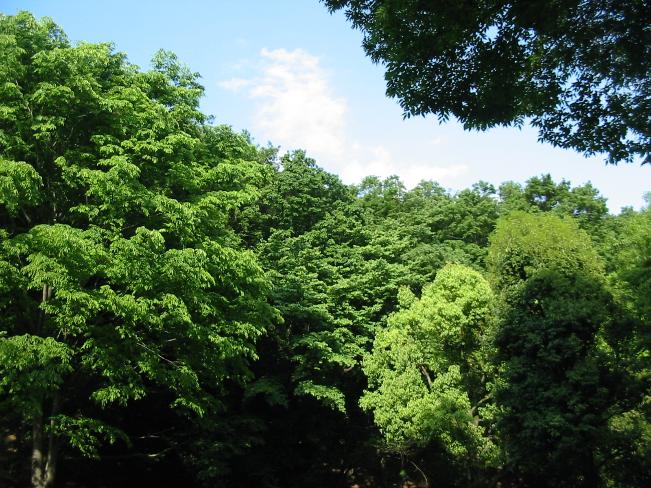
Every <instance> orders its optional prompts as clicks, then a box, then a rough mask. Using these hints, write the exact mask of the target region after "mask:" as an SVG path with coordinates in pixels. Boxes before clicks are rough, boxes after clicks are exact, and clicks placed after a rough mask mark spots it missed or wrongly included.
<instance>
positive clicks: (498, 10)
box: [323, 0, 651, 164]
mask: <svg viewBox="0 0 651 488" xmlns="http://www.w3.org/2000/svg"><path fill="white" fill-rule="evenodd" d="M323 1H324V3H325V4H326V5H327V7H328V8H329V9H330V11H335V10H342V9H344V10H345V12H346V16H347V17H348V19H349V20H350V21H351V22H352V24H353V26H354V27H355V28H358V29H360V30H361V31H362V32H363V33H364V41H363V46H364V49H365V51H366V53H367V54H368V55H369V56H370V57H371V59H373V61H375V62H379V63H383V64H384V65H385V66H386V74H385V78H386V81H387V94H388V95H389V96H391V97H396V98H398V99H399V101H400V104H401V106H402V108H403V109H404V113H405V116H407V117H409V116H414V115H426V114H430V113H432V114H436V115H437V116H438V118H439V120H440V121H446V120H447V119H448V118H449V117H450V116H454V117H456V118H457V119H458V120H459V121H460V122H461V123H463V125H464V127H465V128H466V129H480V130H485V129H487V128H489V127H493V126H498V125H504V126H508V125H513V124H514V125H516V126H521V125H522V124H524V123H525V122H526V121H528V120H529V121H530V122H531V124H532V125H533V126H534V127H537V128H538V130H539V137H540V139H541V140H542V141H546V142H550V143H551V144H553V145H555V146H559V147H564V148H571V149H574V150H577V151H580V152H582V153H584V154H585V155H592V154H595V153H605V154H606V156H607V161H608V162H609V163H611V164H616V163H617V162H620V161H625V162H632V161H634V160H635V159H636V158H639V159H640V160H641V161H642V163H643V164H644V163H649V162H651V159H649V149H650V146H651V109H650V106H649V103H648V99H649V96H650V95H651V82H650V81H649V80H650V78H649V72H650V70H651V34H650V33H649V31H648V29H647V26H648V25H649V23H650V22H651V14H650V13H649V12H650V9H649V5H648V2H647V1H645V0H632V1H616V0H594V1H587V0H586V1H580V0H564V1H553V0H537V1H529V0H518V1H513V2H503V1H497V0H491V1H487V2H444V1H431V2H423V1H421V0H407V1H395V0H323Z"/></svg>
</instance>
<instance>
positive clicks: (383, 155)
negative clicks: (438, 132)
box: [219, 49, 468, 187]
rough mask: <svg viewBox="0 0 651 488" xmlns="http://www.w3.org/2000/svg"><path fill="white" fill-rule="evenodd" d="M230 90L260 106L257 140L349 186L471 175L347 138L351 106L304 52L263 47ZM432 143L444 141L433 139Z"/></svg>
mask: <svg viewBox="0 0 651 488" xmlns="http://www.w3.org/2000/svg"><path fill="white" fill-rule="evenodd" d="M219 86H221V87H222V88H224V89H226V90H230V91H234V92H241V93H244V94H245V95H246V96H248V97H249V98H250V99H252V100H254V101H255V102H256V109H255V112H254V115H253V121H252V123H251V128H252V132H253V134H254V135H255V136H256V138H257V139H258V140H261V139H262V140H265V139H266V140H270V141H271V142H272V143H273V144H275V145H280V146H281V147H282V148H283V149H284V150H287V149H295V148H301V149H305V150H306V151H307V153H308V155H309V156H311V157H313V158H315V159H316V160H317V163H318V164H319V165H321V166H323V167H324V168H326V169H327V170H328V171H332V172H334V173H336V174H338V175H339V176H340V177H341V178H342V179H343V180H344V181H345V182H346V183H356V182H359V181H360V180H361V179H362V178H363V177H364V176H367V175H375V176H379V177H388V176H391V175H394V174H397V175H399V176H400V178H401V179H402V180H403V182H404V183H405V185H406V186H407V187H413V186H414V185H416V184H417V183H418V182H419V181H420V180H422V179H433V180H438V181H441V180H446V179H451V178H455V177H457V176H459V175H461V174H463V173H465V172H466V171H467V169H468V168H467V166H466V165H463V164H452V165H448V166H434V165H433V162H429V163H422V162H416V161H409V160H408V159H406V158H405V159H403V158H401V159H396V158H395V157H394V155H393V154H392V153H391V151H390V150H389V149H388V148H387V147H386V145H384V144H377V143H375V142H372V143H371V144H363V143H360V142H359V141H356V140H351V139H350V137H347V134H349V133H350V130H349V127H347V120H346V115H347V111H348V104H347V102H346V100H345V99H344V98H342V97H340V96H338V95H337V94H336V93H335V92H334V90H333V88H332V86H331V85H330V82H329V78H328V74H327V73H326V71H325V70H324V69H323V68H322V67H321V64H320V60H319V58H318V57H317V56H314V55H312V54H310V53H308V52H307V51H305V50H303V49H294V50H292V51H289V50H287V49H273V50H270V49H262V50H261V51H260V62H259V64H258V65H257V67H256V68H255V73H254V74H253V76H251V77H250V78H248V79H245V78H231V79H229V80H225V81H221V82H220V83H219ZM431 142H432V144H433V145H439V144H441V142H442V141H441V139H440V138H439V139H433V140H432V141H431Z"/></svg>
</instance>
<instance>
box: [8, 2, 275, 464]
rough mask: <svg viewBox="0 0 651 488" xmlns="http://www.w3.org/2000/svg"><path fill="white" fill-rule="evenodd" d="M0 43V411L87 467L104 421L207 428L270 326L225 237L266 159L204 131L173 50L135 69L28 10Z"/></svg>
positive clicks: (231, 235) (256, 280)
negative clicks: (136, 406)
mask: <svg viewBox="0 0 651 488" xmlns="http://www.w3.org/2000/svg"><path fill="white" fill-rule="evenodd" d="M0 35H1V36H2V40H3V41H2V42H3V43H4V44H3V46H4V47H3V49H2V56H3V57H4V59H5V60H8V62H10V63H11V69H10V70H6V69H3V70H1V72H0V76H1V79H0V84H1V85H2V86H3V87H4V88H3V89H2V91H1V92H0V113H1V114H2V119H1V121H0V224H1V225H2V232H1V233H0V238H1V241H0V280H1V283H0V294H1V296H0V330H1V331H2V332H3V333H4V336H3V337H2V338H0V371H2V378H3V379H2V387H1V397H0V401H4V402H11V403H13V404H14V405H15V406H16V407H17V408H18V410H19V411H20V412H22V413H23V415H24V417H25V419H30V418H40V416H43V417H44V420H45V421H49V422H52V424H53V425H54V426H55V427H54V428H53V429H50V431H49V433H48V435H49V436H50V437H51V439H52V442H53V443H54V444H58V443H60V442H61V441H66V442H67V443H68V445H69V446H71V447H73V448H76V449H78V450H79V451H80V452H81V453H82V454H83V455H91V456H97V455H98V453H99V449H100V444H101V443H100V439H102V438H103V439H105V440H108V441H109V442H114V441H116V440H117V439H118V438H122V437H124V436H123V435H122V434H118V432H120V429H119V428H118V427H116V426H112V425H111V422H110V421H108V422H107V421H105V418H106V417H107V415H106V414H104V413H102V411H103V410H110V409H116V408H118V407H119V408H125V407H127V406H129V405H130V404H132V403H133V402H134V401H138V400H142V399H143V398H145V397H147V396H148V395H150V394H155V395H156V396H158V395H160V392H161V391H164V392H166V396H167V398H166V400H165V401H164V402H163V403H159V404H158V405H156V408H158V409H159V411H165V410H166V409H169V408H172V409H175V410H177V411H178V412H179V413H182V414H184V415H190V416H205V415H209V414H210V413H211V412H213V411H214V410H215V408H217V406H218V405H219V404H220V403H221V401H222V399H221V395H222V394H223V392H224V391H225V388H226V385H227V384H228V383H229V382H239V381H243V380H244V379H245V378H246V377H248V376H249V374H250V371H249V364H250V361H251V360H253V359H255V358H256V357H257V354H256V349H255V343H256V341H257V339H258V338H259V337H260V336H261V335H262V334H263V332H264V329H265V327H266V326H267V324H269V323H270V321H271V320H273V318H274V312H273V310H272V309H271V308H270V307H269V306H268V305H266V303H265V299H266V293H267V292H268V281H267V279H266V278H265V276H264V274H263V271H262V269H261V268H260V266H259V265H258V263H257V260H256V258H255V256H254V255H253V253H252V252H250V251H245V250H243V249H241V246H240V240H239V238H238V236H237V235H236V234H235V232H234V231H233V230H232V229H231V228H230V226H229V221H230V220H231V216H232V214H233V213H235V212H236V210H237V209H238V208H240V207H242V206H243V205H244V204H247V203H251V202H253V201H254V200H255V199H256V198H257V197H258V192H257V189H256V186H257V184H258V181H259V175H260V162H259V161H258V158H259V156H258V154H257V151H256V149H255V148H254V147H253V146H251V145H250V144H249V143H248V142H247V141H246V139H244V138H242V137H239V136H236V135H234V134H232V132H231V131H230V130H229V129H227V128H224V127H210V126H206V125H204V122H205V120H206V118H205V116H204V115H203V114H202V113H201V112H200V111H199V109H198V104H199V99H200V97H201V95H202V93H203V90H202V87H201V86H200V85H199V83H198V82H197V77H198V75H197V74H195V73H192V72H190V71H189V70H188V69H187V68H186V67H184V66H183V65H181V64H180V63H179V62H178V61H177V59H176V57H175V56H174V55H172V54H170V53H166V52H159V53H158V54H157V55H156V56H155V58H154V61H153V70H152V71H149V72H140V71H139V70H138V69H137V68H136V67H135V66H133V65H130V64H129V63H128V62H127V61H126V59H125V56H124V55H122V54H119V53H115V52H114V51H113V48H112V47H111V46H110V45H108V44H83V43H82V44H79V45H77V46H71V45H69V44H68V42H67V40H66V39H65V37H64V36H63V34H62V33H61V31H60V30H59V29H58V28H57V27H56V26H55V25H54V24H53V23H52V22H51V21H49V20H47V19H45V20H42V21H37V20H35V19H34V18H33V17H32V16H31V15H29V14H27V13H20V14H18V15H16V16H13V17H10V16H2V17H0ZM4 66H5V65H4V64H3V67H4ZM34 428H35V429H38V428H40V427H39V424H35V427H34ZM34 442H35V443H37V442H38V439H37V437H36V436H35V438H34ZM35 446H36V444H35ZM35 449H36V447H35ZM51 449H54V448H51Z"/></svg>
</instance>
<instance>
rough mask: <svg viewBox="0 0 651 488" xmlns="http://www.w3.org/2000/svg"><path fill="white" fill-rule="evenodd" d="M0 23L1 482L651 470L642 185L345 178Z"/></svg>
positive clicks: (89, 58) (133, 70)
mask: <svg viewBox="0 0 651 488" xmlns="http://www.w3.org/2000/svg"><path fill="white" fill-rule="evenodd" d="M198 80H199V78H198V74H196V73H194V72H192V71H191V70H189V69H188V68H187V67H185V66H184V65H183V64H182V63H181V62H180V61H179V60H178V59H177V58H176V57H175V56H174V55H173V54H172V53H169V52H164V51H161V52H159V53H157V54H156V55H155V56H154V59H153V61H152V67H151V69H149V70H148V71H142V70H140V69H139V68H138V67H136V66H134V65H132V64H130V63H129V62H128V60H127V58H126V56H125V55H124V54H121V53H118V52H115V50H114V49H113V47H112V46H111V45H110V44H88V43H80V44H77V45H72V44H71V43H70V42H69V41H68V40H67V38H66V36H65V34H64V33H63V32H62V30H61V29H60V28H59V27H58V26H57V25H56V24H55V23H54V22H53V21H51V20H50V19H47V18H44V19H40V20H39V19H35V18H34V17H33V16H32V15H30V14H28V13H25V12H23V13H19V14H17V15H15V16H4V15H3V16H0V434H1V438H0V441H1V442H2V446H1V450H0V484H2V485H3V486H9V487H22V486H28V485H30V484H31V486H33V487H35V488H46V487H52V486H69V487H75V486H80V487H81V486H98V487H100V486H102V487H127V486H134V487H136V486H149V485H153V484H156V485H158V486H161V487H165V486H170V487H171V486H197V487H199V486H262V487H281V486H282V487H287V486H290V487H291V486H296V487H298V486H323V487H332V486H384V487H389V486H401V485H402V486H445V487H468V486H475V487H493V486H498V485H499V486H506V487H544V486H549V487H552V486H553V487H558V486H568V487H595V486H604V487H606V486H607V487H617V488H629V487H630V488H633V487H639V486H646V485H649V484H651V479H650V476H651V475H650V473H651V461H650V460H651V418H650V415H651V364H650V361H651V355H650V354H649V346H650V343H651V335H650V334H649V326H650V325H651V195H649V196H648V198H647V206H645V207H644V208H642V209H640V210H637V211H636V210H634V209H632V208H627V209H624V211H623V212H622V213H620V214H619V215H612V214H610V213H609V212H608V208H607V206H606V200H605V199H604V198H603V197H602V196H601V195H600V194H599V191H598V190H597V189H596V188H594V187H593V186H592V185H591V184H589V183H588V184H585V185H581V186H573V185H572V184H571V183H570V182H568V181H560V182H557V181H554V180H553V179H552V178H551V177H550V176H549V175H540V176H534V177H532V178H530V179H529V180H528V181H527V182H526V183H524V184H520V183H517V182H512V181H509V182H505V183H503V184H502V185H500V186H499V187H498V188H495V187H494V186H493V185H491V184H489V183H486V182H478V183H476V184H475V185H473V186H472V187H471V188H467V189H465V190H462V191H459V192H452V191H450V190H446V189H445V188H443V187H442V186H440V185H439V184H438V183H436V182H433V181H422V182H421V183H420V184H418V185H417V186H416V187H414V188H412V189H407V188H405V186H404V184H403V183H402V182H401V181H400V179H399V178H398V177H390V178H386V179H381V178H378V177H375V176H368V177H367V178H365V179H364V180H363V181H361V183H359V184H357V185H345V184H344V183H342V181H341V180H340V179H339V177H338V176H336V175H333V174H330V173H328V172H327V171H325V170H323V169H322V168H321V167H319V165H318V164H317V162H316V161H314V160H313V159H311V158H310V157H308V155H307V154H306V153H305V152H304V151H293V152H289V153H287V154H284V155H280V154H278V151H277V150H276V149H274V148H273V147H271V146H270V147H259V146H256V145H255V144H253V143H252V141H251V139H250V138H249V137H248V136H247V135H246V134H238V133H235V132H234V131H233V130H232V129H231V128H229V127H227V126H222V125H213V124H212V123H211V122H210V119H209V118H208V117H207V116H206V115H205V114H203V113H202V112H201V111H200V110H199V108H198V107H199V101H200V99H201V96H202V94H203V87H202V86H201V85H200V84H199V81H198Z"/></svg>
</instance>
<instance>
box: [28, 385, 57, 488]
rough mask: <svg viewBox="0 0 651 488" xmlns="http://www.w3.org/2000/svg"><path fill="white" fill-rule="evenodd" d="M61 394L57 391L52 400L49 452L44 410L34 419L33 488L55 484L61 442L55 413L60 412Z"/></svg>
mask: <svg viewBox="0 0 651 488" xmlns="http://www.w3.org/2000/svg"><path fill="white" fill-rule="evenodd" d="M59 403H60V395H59V393H58V392H57V393H55V395H54V399H53V400H52V414H51V416H50V429H49V432H48V434H47V438H48V439H47V452H45V427H44V425H43V411H42V410H41V411H40V412H39V413H38V414H37V415H36V416H35V417H34V420H33V425H32V488H49V487H51V486H52V485H53V484H54V477H55V475H56V466H57V458H58V450H59V443H58V439H57V438H56V435H55V434H54V431H53V427H54V415H56V414H57V413H58V412H59Z"/></svg>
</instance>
